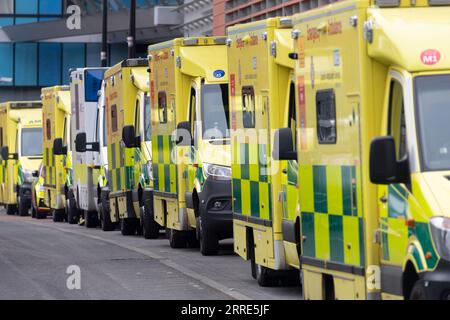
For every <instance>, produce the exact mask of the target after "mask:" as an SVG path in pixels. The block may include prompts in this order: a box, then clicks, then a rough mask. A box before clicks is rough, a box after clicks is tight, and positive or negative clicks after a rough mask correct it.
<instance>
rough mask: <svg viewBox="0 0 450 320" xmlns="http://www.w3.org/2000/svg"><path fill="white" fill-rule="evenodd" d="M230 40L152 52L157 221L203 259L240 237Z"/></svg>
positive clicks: (183, 43)
mask: <svg viewBox="0 0 450 320" xmlns="http://www.w3.org/2000/svg"><path fill="white" fill-rule="evenodd" d="M225 40H226V39H225V38H214V37H195V38H184V39H183V38H178V39H173V40H171V41H167V42H163V43H160V44H155V45H151V46H149V48H148V53H149V63H150V100H151V103H150V105H151V110H152V112H151V118H152V137H153V140H152V141H153V143H152V147H153V171H152V174H153V179H154V198H153V201H154V218H155V220H156V221H157V222H158V224H159V225H160V226H161V227H165V228H166V232H167V236H168V238H169V241H170V245H171V247H173V248H180V247H186V246H187V245H188V244H189V246H192V247H194V246H197V245H198V244H199V245H200V251H201V253H202V254H203V255H214V254H217V252H218V250H219V241H220V240H222V239H226V238H231V237H232V235H233V234H232V224H231V221H232V211H231V168H230V140H229V110H228V67H227V64H228V62H227V58H226V55H227V52H226V46H225ZM176 129H177V130H176ZM175 131H176V132H175Z"/></svg>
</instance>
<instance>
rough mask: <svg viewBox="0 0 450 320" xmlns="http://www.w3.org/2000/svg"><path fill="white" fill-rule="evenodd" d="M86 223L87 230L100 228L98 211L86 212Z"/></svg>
mask: <svg viewBox="0 0 450 320" xmlns="http://www.w3.org/2000/svg"><path fill="white" fill-rule="evenodd" d="M84 215H85V217H86V218H85V219H86V221H85V223H84V225H85V226H86V228H97V226H98V215H97V211H85V212H84Z"/></svg>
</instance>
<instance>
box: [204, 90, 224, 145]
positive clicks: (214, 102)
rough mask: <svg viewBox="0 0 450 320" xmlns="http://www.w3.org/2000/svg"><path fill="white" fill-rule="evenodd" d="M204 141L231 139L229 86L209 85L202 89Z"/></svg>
mask: <svg viewBox="0 0 450 320" xmlns="http://www.w3.org/2000/svg"><path fill="white" fill-rule="evenodd" d="M202 122H203V139H205V140H209V139H220V138H228V137H229V130H228V129H229V124H230V119H229V113H228V85H226V84H208V85H204V86H203V87H202Z"/></svg>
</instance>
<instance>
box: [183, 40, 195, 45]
mask: <svg viewBox="0 0 450 320" xmlns="http://www.w3.org/2000/svg"><path fill="white" fill-rule="evenodd" d="M197 44H198V39H196V38H194V39H186V40H183V45H184V46H195V45H197Z"/></svg>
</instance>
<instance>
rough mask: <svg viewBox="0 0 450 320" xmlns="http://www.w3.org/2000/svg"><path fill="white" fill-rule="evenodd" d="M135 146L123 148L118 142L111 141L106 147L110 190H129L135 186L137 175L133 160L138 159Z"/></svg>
mask: <svg viewBox="0 0 450 320" xmlns="http://www.w3.org/2000/svg"><path fill="white" fill-rule="evenodd" d="M137 152H138V151H137V150H136V148H124V147H122V146H121V144H120V143H112V144H111V145H110V146H109V149H108V157H109V163H110V164H111V169H110V170H108V181H109V183H110V184H111V191H113V192H114V191H122V190H125V191H131V190H133V189H134V188H135V187H136V181H139V180H138V177H136V174H138V172H137V170H135V165H136V164H135V161H139V159H138V156H137V155H136V153H137Z"/></svg>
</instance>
